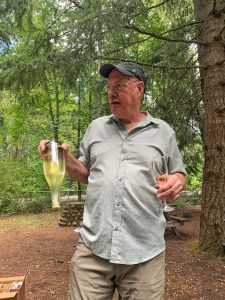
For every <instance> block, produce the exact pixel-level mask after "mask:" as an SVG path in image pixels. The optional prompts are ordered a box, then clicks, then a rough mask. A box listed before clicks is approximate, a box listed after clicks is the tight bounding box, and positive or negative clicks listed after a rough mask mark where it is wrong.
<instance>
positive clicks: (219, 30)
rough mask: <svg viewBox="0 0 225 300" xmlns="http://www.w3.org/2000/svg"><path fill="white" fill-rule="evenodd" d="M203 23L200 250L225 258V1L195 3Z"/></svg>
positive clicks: (208, 0)
mask: <svg viewBox="0 0 225 300" xmlns="http://www.w3.org/2000/svg"><path fill="white" fill-rule="evenodd" d="M195 12H196V19H197V20H198V21H199V20H201V21H203V23H202V31H201V36H200V38H201V41H202V42H203V43H204V44H205V45H201V46H200V47H199V53H198V54H199V63H200V65H201V66H204V69H202V71H201V81H202V93H203V99H204V109H205V117H204V156H205V163H204V172H203V188H202V189H203V191H202V197H203V199H202V212H201V221H200V238H199V244H200V249H202V250H204V251H210V252H213V253H214V254H215V255H220V256H223V255H225V27H224V26H225V22H224V13H225V1H224V0H217V1H215V0H195Z"/></svg>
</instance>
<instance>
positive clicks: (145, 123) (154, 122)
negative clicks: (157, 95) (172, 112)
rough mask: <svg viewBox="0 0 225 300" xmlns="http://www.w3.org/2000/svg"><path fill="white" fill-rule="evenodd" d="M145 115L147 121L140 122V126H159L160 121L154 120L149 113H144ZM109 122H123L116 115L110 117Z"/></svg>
mask: <svg viewBox="0 0 225 300" xmlns="http://www.w3.org/2000/svg"><path fill="white" fill-rule="evenodd" d="M143 113H145V114H146V119H145V120H143V121H140V122H139V124H140V125H141V126H147V125H150V124H156V125H159V121H158V119H155V118H153V117H152V116H151V115H150V113H149V112H148V111H146V112H143ZM109 120H114V121H116V122H121V121H120V120H119V119H118V118H117V117H116V116H115V115H113V114H112V115H110V116H109Z"/></svg>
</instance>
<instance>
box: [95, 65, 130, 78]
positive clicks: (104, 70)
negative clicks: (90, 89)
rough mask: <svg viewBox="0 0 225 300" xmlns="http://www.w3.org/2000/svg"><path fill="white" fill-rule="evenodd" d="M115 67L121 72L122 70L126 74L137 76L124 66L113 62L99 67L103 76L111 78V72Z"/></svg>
mask: <svg viewBox="0 0 225 300" xmlns="http://www.w3.org/2000/svg"><path fill="white" fill-rule="evenodd" d="M113 69H117V70H118V71H119V72H121V73H122V74H124V75H128V76H135V75H134V74H133V73H131V72H129V71H127V70H126V69H124V68H123V67H122V66H118V65H113V64H105V65H103V66H101V68H100V69H99V73H100V75H101V76H102V77H105V78H109V74H110V73H111V71H112V70H113Z"/></svg>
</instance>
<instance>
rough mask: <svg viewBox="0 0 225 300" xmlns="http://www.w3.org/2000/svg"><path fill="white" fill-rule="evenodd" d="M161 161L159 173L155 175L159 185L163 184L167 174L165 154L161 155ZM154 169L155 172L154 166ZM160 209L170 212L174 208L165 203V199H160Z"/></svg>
mask: <svg viewBox="0 0 225 300" xmlns="http://www.w3.org/2000/svg"><path fill="white" fill-rule="evenodd" d="M161 163H162V169H161V170H160V171H161V174H160V175H157V176H156V180H157V183H158V184H159V185H163V184H165V183H166V182H167V180H168V175H169V173H168V166H167V162H166V158H165V156H161ZM153 168H154V166H153ZM154 171H155V172H156V170H155V168H154ZM160 210H161V211H163V212H170V211H173V210H174V207H172V206H170V205H168V204H167V203H166V199H162V206H161V208H160Z"/></svg>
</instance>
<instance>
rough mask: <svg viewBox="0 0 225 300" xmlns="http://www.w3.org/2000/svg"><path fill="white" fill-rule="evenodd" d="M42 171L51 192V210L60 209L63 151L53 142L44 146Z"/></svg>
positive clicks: (63, 164)
mask: <svg viewBox="0 0 225 300" xmlns="http://www.w3.org/2000/svg"><path fill="white" fill-rule="evenodd" d="M43 171H44V175H45V178H46V180H47V182H48V185H49V188H50V191H51V198H52V209H53V210H58V209H59V208H60V205H59V194H60V188H61V186H62V182H63V179H64V176H65V159H64V155H63V149H62V148H61V146H60V145H59V144H58V143H56V142H55V141H50V142H48V143H47V144H46V148H45V151H44V155H43Z"/></svg>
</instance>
